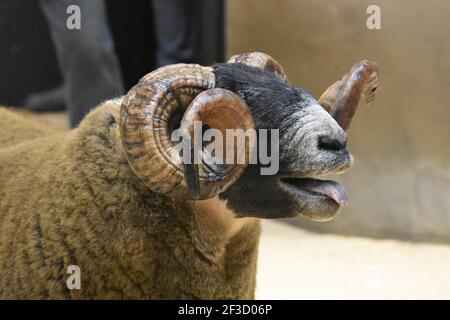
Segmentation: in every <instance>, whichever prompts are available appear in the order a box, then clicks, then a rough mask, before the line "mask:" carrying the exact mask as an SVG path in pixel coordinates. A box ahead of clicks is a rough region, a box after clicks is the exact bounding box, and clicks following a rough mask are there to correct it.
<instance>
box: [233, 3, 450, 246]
mask: <svg viewBox="0 0 450 320" xmlns="http://www.w3.org/2000/svg"><path fill="white" fill-rule="evenodd" d="M370 4H378V5H379V6H380V7H381V23H382V29H381V30H372V31H371V30H368V29H367V28H366V19H367V17H368V14H367V13H366V8H367V7H368V5H370ZM227 5H228V8H227V14H228V18H227V20H228V27H227V28H228V30H227V31H228V53H229V55H232V54H235V53H239V52H245V51H263V52H267V53H269V54H270V55H272V56H273V57H274V58H276V59H277V60H278V61H279V62H280V63H281V64H282V65H283V66H284V68H285V70H286V71H287V74H288V77H289V79H290V81H291V82H292V83H293V84H294V85H297V86H301V87H304V88H306V89H307V90H309V91H310V92H311V93H312V94H313V95H314V96H316V97H318V96H320V94H321V93H322V91H323V90H325V89H326V87H327V86H328V85H330V84H331V83H332V82H334V81H335V80H336V79H337V78H338V77H339V76H341V75H342V74H343V73H345V72H347V70H348V69H349V68H350V67H351V66H352V65H353V64H354V63H355V62H358V61H360V60H361V59H363V58H367V59H371V60H375V61H377V62H378V64H379V66H380V70H381V86H380V88H379V91H378V96H377V99H376V101H375V103H374V104H373V105H371V106H370V107H367V108H366V107H365V106H364V105H361V106H360V107H361V108H360V109H359V112H358V114H357V116H356V118H355V119H354V122H353V126H352V128H351V129H350V132H349V133H350V147H351V149H352V151H353V153H354V155H355V158H356V162H355V166H354V168H353V170H352V171H350V172H348V173H346V174H345V175H344V176H341V177H339V179H338V180H340V181H342V182H343V184H344V185H345V187H346V189H347V191H348V192H349V195H350V205H349V206H348V207H347V208H345V209H344V210H343V211H342V212H341V214H340V215H339V216H338V217H337V218H336V219H335V220H334V221H332V222H329V223H326V224H313V223H308V222H306V221H304V220H296V221H295V223H296V224H300V225H302V226H306V227H308V228H313V229H316V230H319V231H326V232H337V233H345V234H356V235H363V236H373V237H397V238H405V239H410V240H418V241H423V240H427V241H443V242H450V40H449V39H450V1H447V0H441V1H439V0H431V1H419V0H396V1H360V0H339V1H336V0H321V1H315V0H304V1H302V0H227Z"/></svg>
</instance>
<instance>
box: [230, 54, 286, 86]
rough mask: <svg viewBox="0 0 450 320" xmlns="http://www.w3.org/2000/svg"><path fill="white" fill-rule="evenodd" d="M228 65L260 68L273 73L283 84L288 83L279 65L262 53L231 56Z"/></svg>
mask: <svg viewBox="0 0 450 320" xmlns="http://www.w3.org/2000/svg"><path fill="white" fill-rule="evenodd" d="M227 62H228V63H242V64H245V65H248V66H251V67H255V68H260V69H263V70H267V71H270V72H273V73H275V74H276V75H277V77H278V78H280V79H281V81H283V82H286V83H287V82H288V80H287V76H286V72H284V69H283V67H282V66H281V64H279V63H278V61H276V60H275V59H274V58H272V57H271V56H269V55H268V54H265V53H262V52H250V53H241V54H237V55H234V56H232V57H231V58H230V59H229V60H228V61H227Z"/></svg>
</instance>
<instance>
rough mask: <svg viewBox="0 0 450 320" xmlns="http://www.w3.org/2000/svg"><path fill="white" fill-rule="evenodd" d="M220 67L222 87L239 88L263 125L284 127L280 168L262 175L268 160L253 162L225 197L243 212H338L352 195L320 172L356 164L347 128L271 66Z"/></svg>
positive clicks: (318, 216)
mask: <svg viewBox="0 0 450 320" xmlns="http://www.w3.org/2000/svg"><path fill="white" fill-rule="evenodd" d="M214 69H215V74H216V87H220V88H225V89H228V90H231V91H233V92H235V93H236V94H238V95H239V96H240V97H241V98H242V99H243V100H244V101H245V102H246V103H247V105H248V106H249V108H250V110H251V111H252V115H253V119H254V122H255V127H256V129H257V130H258V129H269V130H270V129H278V130H279V131H278V132H279V139H277V143H278V146H279V157H278V160H279V170H278V171H277V173H276V174H275V175H262V174H261V170H260V169H261V167H264V166H262V165H261V164H250V165H249V166H248V167H247V169H246V170H245V171H244V173H243V174H242V175H241V177H240V178H239V179H238V180H237V181H236V182H235V183H234V184H233V185H232V186H230V187H229V188H228V189H227V190H226V191H224V192H222V193H220V194H219V198H220V199H222V200H225V201H227V205H228V207H229V208H230V209H231V210H233V211H234V212H235V213H236V214H238V215H239V216H242V217H244V216H253V217H260V218H285V217H292V216H296V215H301V216H305V217H307V218H310V219H313V220H320V221H323V220H328V219H330V218H332V217H333V216H334V215H335V214H336V213H337V211H338V210H339V208H340V207H341V206H342V205H344V204H345V203H346V201H347V199H346V194H345V191H344V190H343V188H342V187H341V186H340V185H339V184H337V183H336V182H334V181H326V180H318V179H315V177H317V176H322V175H325V174H329V173H337V172H342V171H344V170H346V169H348V168H349V167H350V166H351V164H352V156H351V155H350V153H349V152H348V150H347V148H346V133H345V132H344V131H343V130H342V128H341V127H340V126H339V125H338V124H337V123H336V121H334V119H333V118H332V117H331V116H330V115H329V114H328V113H327V112H326V111H325V110H324V109H323V108H322V107H321V106H320V105H319V104H318V102H317V100H315V99H314V98H313V97H312V96H311V95H310V94H308V93H307V92H306V91H305V90H303V89H300V88H295V87H292V86H289V85H287V84H285V83H283V82H282V81H280V80H278V78H277V77H275V76H274V75H273V74H272V73H270V72H267V71H263V70H260V69H256V68H252V67H249V66H245V65H242V64H219V65H216V66H214ZM258 139H259V136H258ZM269 149H270V146H269Z"/></svg>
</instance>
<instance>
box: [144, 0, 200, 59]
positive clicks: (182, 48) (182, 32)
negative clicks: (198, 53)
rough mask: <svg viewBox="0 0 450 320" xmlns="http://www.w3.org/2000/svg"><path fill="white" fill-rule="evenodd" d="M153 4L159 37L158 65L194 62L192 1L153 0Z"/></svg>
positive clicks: (157, 36) (157, 35)
mask: <svg viewBox="0 0 450 320" xmlns="http://www.w3.org/2000/svg"><path fill="white" fill-rule="evenodd" d="M152 6H153V11H154V19H155V30H156V38H157V52H156V64H157V66H158V67H160V66H163V65H166V64H172V63H179V62H186V63H189V62H192V61H193V54H194V49H193V37H192V2H191V1H186V0H152Z"/></svg>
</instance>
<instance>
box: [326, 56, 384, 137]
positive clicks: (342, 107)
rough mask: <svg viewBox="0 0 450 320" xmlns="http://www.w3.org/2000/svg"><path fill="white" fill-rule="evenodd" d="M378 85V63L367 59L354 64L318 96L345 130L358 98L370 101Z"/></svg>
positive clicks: (373, 97)
mask: <svg viewBox="0 0 450 320" xmlns="http://www.w3.org/2000/svg"><path fill="white" fill-rule="evenodd" d="M377 87H378V65H377V64H376V63H375V62H372V61H369V60H363V61H361V62H359V63H357V64H355V65H354V66H353V67H352V69H351V70H350V72H349V73H347V74H345V75H344V76H343V77H342V79H341V80H338V81H336V82H335V83H333V84H332V85H331V86H330V87H328V89H327V90H326V91H325V92H324V93H323V94H322V96H321V97H320V98H319V103H320V104H321V106H322V107H324V108H325V109H326V110H327V111H328V112H329V113H330V114H331V115H332V116H333V118H334V119H335V120H336V121H337V123H339V125H340V126H341V127H342V128H343V129H344V130H347V129H348V128H349V126H350V123H351V121H352V118H353V116H354V115H355V111H356V108H357V107H358V104H359V100H360V99H361V97H362V98H364V99H365V101H366V103H371V102H372V101H373V100H374V99H375V91H376V90H377Z"/></svg>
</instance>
